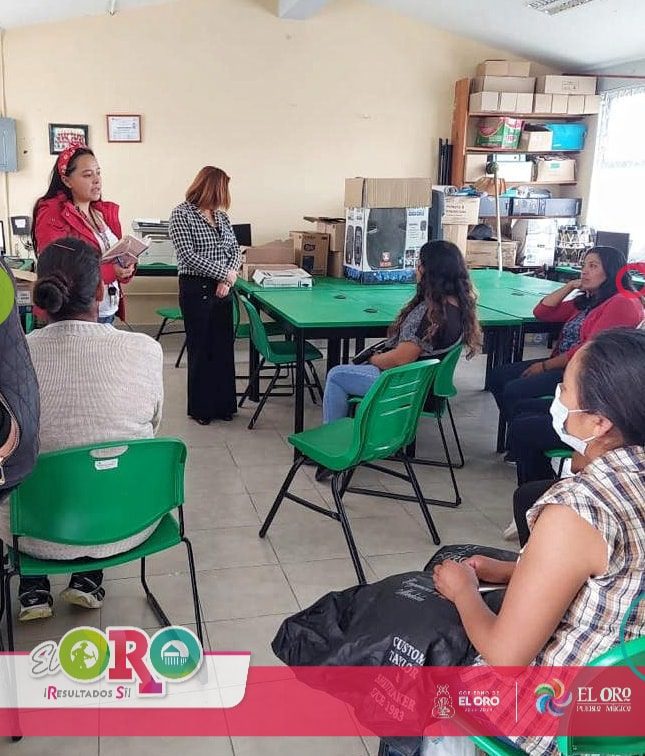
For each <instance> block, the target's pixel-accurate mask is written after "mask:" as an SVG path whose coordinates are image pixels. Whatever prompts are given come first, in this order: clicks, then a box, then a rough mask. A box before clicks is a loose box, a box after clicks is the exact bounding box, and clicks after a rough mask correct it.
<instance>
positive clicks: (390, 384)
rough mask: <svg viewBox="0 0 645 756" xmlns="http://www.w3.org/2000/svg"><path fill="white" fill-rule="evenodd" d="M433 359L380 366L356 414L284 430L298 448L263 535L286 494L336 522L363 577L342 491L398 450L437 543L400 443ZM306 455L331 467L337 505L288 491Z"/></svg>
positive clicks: (410, 427) (415, 415)
mask: <svg viewBox="0 0 645 756" xmlns="http://www.w3.org/2000/svg"><path fill="white" fill-rule="evenodd" d="M436 366H437V361H436V360H424V361H421V362H413V363H411V364H409V365H402V366H401V367H396V368H392V369H391V370H385V371H383V373H381V375H380V376H379V378H378V380H377V381H376V383H374V385H373V386H372V387H371V388H370V390H369V391H368V392H367V394H366V395H365V397H364V399H363V401H362V402H361V403H360V405H359V406H358V409H357V410H356V415H355V416H354V417H353V418H351V417H347V418H343V419H342V420H336V421H335V422H332V423H327V424H326V425H321V426H319V427H318V428H312V429H311V430H306V431H303V432H302V433H295V434H292V435H291V436H289V439H288V441H289V443H290V444H291V445H292V446H294V447H295V449H296V450H297V452H298V455H297V456H296V460H295V461H294V463H293V465H292V466H291V469H290V470H289V472H288V473H287V476H286V478H285V479H284V482H283V484H282V487H281V488H280V491H279V492H278V495H277V497H276V499H275V501H274V502H273V506H272V507H271V510H270V512H269V514H268V515H267V517H266V519H265V521H264V523H263V525H262V528H261V529H260V538H264V536H265V535H266V534H267V531H268V529H269V527H270V525H271V523H272V522H273V519H274V517H275V516H276V514H277V512H278V509H279V508H280V506H281V504H282V502H283V500H284V499H290V500H291V501H294V502H296V503H297V504H300V505H302V506H304V507H307V508H308V509H311V510H313V511H314V512H318V513H319V514H322V515H325V516H326V517H331V518H332V519H334V520H337V521H338V522H340V524H341V527H342V529H343V535H344V536H345V540H346V542H347V546H348V549H349V553H350V556H351V558H352V563H353V564H354V569H355V570H356V575H357V577H358V582H359V583H365V582H366V579H365V572H364V571H363V567H362V565H361V561H360V558H359V555H358V550H357V548H356V543H355V542H354V536H353V534H352V530H351V527H350V524H349V520H348V519H347V514H346V512H345V507H344V505H343V496H344V495H345V492H346V491H347V488H348V485H349V482H350V481H351V478H352V476H353V474H354V472H355V471H356V469H357V468H358V467H359V466H365V467H373V466H374V465H373V464H372V463H373V462H374V461H376V460H385V459H387V458H388V457H390V456H392V455H393V454H396V453H397V452H399V453H400V454H401V460H402V461H403V463H404V464H405V468H406V472H407V478H406V479H407V480H408V481H409V482H410V483H411V485H412V488H413V489H414V493H415V495H416V500H417V501H418V503H419V506H420V507H421V511H422V512H423V517H424V519H425V521H426V524H427V526H428V529H429V531H430V534H431V536H432V540H433V541H434V543H435V544H437V545H438V544H439V543H440V539H439V534H438V532H437V529H436V527H435V524H434V522H433V520H432V517H431V516H430V512H429V510H428V507H427V505H426V500H425V499H424V497H423V494H422V493H421V487H420V486H419V481H418V480H417V477H416V475H415V472H414V469H413V467H412V464H411V463H410V460H409V458H408V457H407V456H406V454H405V448H406V447H407V445H408V444H409V443H410V442H411V441H412V439H413V438H414V436H415V434H416V431H417V424H418V422H419V416H420V414H421V407H422V405H423V401H424V398H425V396H426V394H427V393H428V387H429V386H430V383H431V381H432V379H433V376H434V374H435V370H436ZM306 459H310V460H313V461H314V462H315V463H317V464H318V465H321V466H323V467H326V468H327V469H329V470H331V471H332V472H333V474H332V477H331V490H332V494H333V497H334V504H335V506H336V511H335V512H334V511H331V510H328V509H325V508H323V507H320V506H318V505H317V504H314V503H313V502H311V501H307V500H306V499H303V498H301V497H300V496H296V495H295V494H293V493H290V492H289V487H290V486H291V483H292V481H293V479H294V477H295V475H296V473H297V472H298V470H299V469H300V467H301V465H302V464H303V463H304V462H305V460H306Z"/></svg>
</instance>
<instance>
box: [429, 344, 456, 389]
mask: <svg viewBox="0 0 645 756" xmlns="http://www.w3.org/2000/svg"><path fill="white" fill-rule="evenodd" d="M462 349H463V345H462V344H457V346H456V347H453V348H452V349H451V350H450V351H449V352H448V354H446V356H445V357H444V358H443V359H442V360H441V362H440V363H439V367H438V368H437V372H436V374H435V377H434V383H433V384H432V393H433V395H434V396H437V397H439V398H441V399H450V398H451V397H453V396H455V395H456V394H457V389H456V388H455V383H454V378H455V370H456V368H457V363H458V362H459V358H460V357H461V352H462Z"/></svg>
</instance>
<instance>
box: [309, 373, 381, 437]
mask: <svg viewBox="0 0 645 756" xmlns="http://www.w3.org/2000/svg"><path fill="white" fill-rule="evenodd" d="M379 375H381V371H380V370H379V369H378V368H377V367H375V366H374V365H337V366H336V367H335V368H332V369H331V370H330V371H329V372H328V373H327V381H326V382H325V395H324V397H323V422H324V423H332V422H333V421H334V420H340V419H341V418H343V417H348V416H349V401H348V400H349V397H350V396H365V394H367V392H368V391H369V390H370V388H371V387H372V385H373V384H374V383H376V381H377V380H378V377H379Z"/></svg>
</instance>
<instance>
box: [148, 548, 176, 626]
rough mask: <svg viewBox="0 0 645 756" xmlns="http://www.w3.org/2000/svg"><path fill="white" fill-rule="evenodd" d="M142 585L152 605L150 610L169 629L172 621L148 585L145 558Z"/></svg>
mask: <svg viewBox="0 0 645 756" xmlns="http://www.w3.org/2000/svg"><path fill="white" fill-rule="evenodd" d="M141 585H142V586H143V590H144V591H145V593H146V599H147V600H148V604H150V608H151V609H152V611H153V612H154V615H155V617H156V618H157V619H158V620H159V622H160V623H161V624H162V625H163V626H164V627H168V626H169V625H171V624H172V623H171V621H170V620H169V619H168V617H167V615H166V613H165V612H164V610H163V609H162V608H161V605H160V604H159V602H158V601H157V599H156V598H155V596H154V594H153V593H152V591H151V590H150V588H149V587H148V583H147V581H146V558H145V557H143V559H142V560H141Z"/></svg>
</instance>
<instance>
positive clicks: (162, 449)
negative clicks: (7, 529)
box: [11, 438, 186, 546]
mask: <svg viewBox="0 0 645 756" xmlns="http://www.w3.org/2000/svg"><path fill="white" fill-rule="evenodd" d="M185 463H186V446H185V444H184V443H183V441H180V440H179V439H176V438H151V439H143V440H136V441H116V442H110V443H100V444H93V445H92V446H82V447H75V448H72V449H64V450H62V451H56V452H48V453H46V454H41V455H40V456H39V457H38V461H37V463H36V467H35V468H34V470H33V472H32V473H31V475H30V476H29V477H28V478H27V479H26V480H25V481H24V483H22V485H21V486H20V487H19V488H17V489H16V490H15V491H14V492H13V494H12V496H11V532H12V533H13V534H15V535H18V536H29V537H30V538H39V539H44V540H46V541H54V542H55V543H62V544H70V545H78V546H87V545H93V544H96V545H100V544H104V543H113V542H115V541H120V540H121V539H123V538H129V537H130V536H132V535H135V534H136V533H140V532H141V531H142V530H144V529H145V528H147V527H149V526H150V525H152V524H153V523H154V522H156V521H157V520H158V519H160V518H161V517H162V516H163V515H164V514H166V513H167V512H169V511H171V510H172V509H175V508H176V507H178V506H180V505H182V504H183V501H184V467H185Z"/></svg>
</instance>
